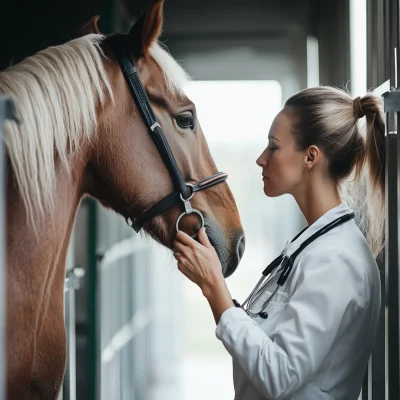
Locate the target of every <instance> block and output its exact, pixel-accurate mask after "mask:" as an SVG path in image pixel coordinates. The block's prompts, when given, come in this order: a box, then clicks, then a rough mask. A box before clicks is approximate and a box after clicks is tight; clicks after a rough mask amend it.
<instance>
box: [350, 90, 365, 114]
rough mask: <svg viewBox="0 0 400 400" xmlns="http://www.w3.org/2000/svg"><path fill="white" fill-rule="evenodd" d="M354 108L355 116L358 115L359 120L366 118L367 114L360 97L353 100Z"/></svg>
mask: <svg viewBox="0 0 400 400" xmlns="http://www.w3.org/2000/svg"><path fill="white" fill-rule="evenodd" d="M353 108H354V114H355V115H356V117H357V119H358V118H362V117H364V116H365V112H364V110H363V108H362V105H361V97H360V96H358V97H356V98H355V99H354V100H353Z"/></svg>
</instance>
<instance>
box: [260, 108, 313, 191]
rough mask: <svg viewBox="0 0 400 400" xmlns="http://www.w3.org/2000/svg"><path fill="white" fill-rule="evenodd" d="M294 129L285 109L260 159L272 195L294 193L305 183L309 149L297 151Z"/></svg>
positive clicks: (274, 123) (274, 122)
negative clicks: (307, 150)
mask: <svg viewBox="0 0 400 400" xmlns="http://www.w3.org/2000/svg"><path fill="white" fill-rule="evenodd" d="M291 129H292V123H291V117H290V115H289V114H288V112H286V111H281V112H280V113H279V114H278V115H277V116H276V117H275V119H274V121H273V123H272V125H271V129H270V131H269V135H268V139H269V143H268V147H267V148H266V149H265V150H264V151H263V153H262V154H261V155H260V157H258V159H257V165H259V166H260V167H261V168H262V177H263V178H262V179H263V181H264V193H265V194H266V195H267V196H269V197H276V196H280V195H282V194H285V193H290V194H294V193H295V192H296V191H298V189H299V188H300V187H301V185H302V183H304V179H303V178H304V173H305V160H306V151H299V150H297V148H296V143H295V139H294V136H293V134H292V132H291Z"/></svg>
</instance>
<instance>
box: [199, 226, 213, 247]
mask: <svg viewBox="0 0 400 400" xmlns="http://www.w3.org/2000/svg"><path fill="white" fill-rule="evenodd" d="M198 238H199V241H200V243H201V244H202V245H203V246H205V247H212V244H211V243H210V240H209V239H208V236H207V232H206V228H204V227H203V228H200V230H199V233H198Z"/></svg>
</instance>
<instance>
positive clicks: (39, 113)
mask: <svg viewBox="0 0 400 400" xmlns="http://www.w3.org/2000/svg"><path fill="white" fill-rule="evenodd" d="M97 18H98V17H94V18H92V20H91V21H89V22H88V23H87V24H86V25H85V27H84V33H85V35H84V36H79V37H77V38H75V39H73V40H71V41H69V42H67V43H65V44H62V45H59V46H54V47H49V48H47V49H44V50H41V51H40V52H38V53H36V54H35V55H33V56H30V57H28V58H26V59H24V60H23V61H21V62H20V63H18V64H16V65H14V66H12V67H10V68H8V69H6V70H5V71H3V72H1V73H0V93H4V94H7V95H9V96H10V97H11V98H12V100H13V101H14V103H15V106H16V110H17V115H18V118H19V120H20V121H21V123H20V124H16V123H14V122H7V124H6V126H5V138H4V141H5V146H6V167H7V176H6V179H7V180H6V190H7V195H6V229H7V238H6V249H7V281H6V285H7V310H6V311H7V326H6V341H7V342H6V344H7V398H8V399H13V400H15V399H26V400H33V399H42V400H50V399H51V400H55V399H56V398H57V396H58V393H59V392H60V388H61V385H62V381H63V377H64V372H65V364H66V333H65V325H64V295H63V293H64V278H65V274H66V256H67V249H68V245H69V239H70V235H71V232H72V229H73V225H74V220H75V216H76V213H77V210H78V207H79V205H80V203H81V201H82V200H83V199H84V198H85V197H87V196H90V197H92V198H94V199H97V200H98V201H99V202H100V203H101V204H102V205H103V206H105V207H107V208H110V209H112V210H114V211H115V212H116V213H118V214H120V215H121V216H122V217H124V218H125V219H126V220H127V221H137V219H138V217H140V216H141V215H143V213H146V212H148V211H149V210H151V209H152V207H153V206H154V205H155V204H158V202H159V201H160V200H162V199H164V198H165V197H168V196H169V194H170V193H173V192H174V190H175V191H176V187H175V185H174V180H173V179H171V171H170V167H171V166H170V165H169V164H168V163H166V162H165V159H164V158H163V157H161V156H160V149H159V148H158V147H157V145H156V143H155V141H154V140H153V139H154V138H152V136H151V135H149V127H148V126H147V125H146V123H145V119H144V118H143V114H142V111H141V110H140V107H139V106H138V102H136V101H134V99H133V96H132V92H131V90H130V88H129V86H128V85H127V80H126V77H125V76H124V74H123V71H122V70H121V67H120V65H119V63H118V61H117V59H116V55H115V51H114V50H113V48H112V46H111V42H109V41H108V37H107V36H104V35H102V34H101V33H100V32H99V30H98V27H97ZM162 25H163V0H156V1H155V2H154V3H153V5H152V6H151V7H150V8H149V9H148V10H147V11H146V12H145V13H144V14H143V16H142V17H141V18H140V20H139V21H138V22H137V23H136V24H134V26H133V27H132V28H131V29H130V31H129V33H127V34H126V35H124V37H125V42H126V44H127V52H128V54H129V57H130V58H131V59H132V60H133V62H134V64H135V68H136V71H137V74H138V77H139V78H140V81H141V83H142V85H143V88H144V89H145V93H146V94H147V96H148V99H149V102H150V104H151V108H152V110H153V112H154V115H155V117H156V119H157V127H155V126H153V127H152V129H153V131H157V132H158V131H159V130H160V129H162V131H163V132H164V133H165V141H166V142H167V143H164V146H167V147H168V148H169V153H168V154H169V156H171V154H172V155H173V156H172V158H173V160H172V161H174V160H175V162H176V166H175V167H176V168H175V172H176V170H178V172H177V173H178V175H179V173H180V174H181V176H182V177H183V179H184V182H185V183H186V184H187V190H190V187H191V188H192V190H193V189H196V188H197V189H200V188H201V189H205V190H202V191H199V192H197V190H196V193H195V190H193V192H192V193H191V194H190V199H191V200H190V201H191V203H190V204H189V201H188V199H187V198H184V197H183V198H182V197H181V199H182V201H184V205H185V208H186V207H187V206H188V204H189V205H190V206H192V207H193V209H196V210H200V213H201V217H203V216H204V220H203V221H201V219H200V218H199V215H197V214H194V213H191V214H188V215H186V214H185V212H184V213H183V214H184V218H183V219H182V220H181V221H180V225H179V228H178V229H182V230H184V231H186V232H188V233H190V234H193V232H196V230H197V229H198V228H199V227H200V226H201V225H202V223H204V225H205V226H206V229H207V232H208V235H209V237H210V240H211V242H212V243H213V245H214V247H215V248H216V251H217V253H218V256H219V258H220V261H221V265H222V271H223V274H224V276H225V277H227V276H229V275H231V274H232V273H233V272H234V271H235V269H236V268H237V266H238V264H239V262H240V258H241V257H242V254H243V251H244V245H245V242H244V232H243V228H242V225H241V220H240V216H239V213H238V210H237V207H236V203H235V200H234V197H233V195H232V193H231V191H230V189H229V186H228V184H227V182H225V179H226V176H225V175H224V174H217V175H215V174H216V172H217V169H216V165H215V162H214V161H213V158H212V156H211V154H210V150H209V148H208V145H207V142H206V139H205V136H204V134H203V132H202V129H201V126H200V123H199V121H198V120H197V116H196V108H195V105H194V103H193V102H192V101H191V100H190V99H189V98H188V97H187V96H186V95H185V93H184V91H183V87H184V84H185V83H186V82H187V80H188V79H189V77H188V75H187V73H186V72H185V71H184V69H183V68H182V67H181V66H180V65H179V64H178V63H177V62H176V61H175V60H174V59H173V57H172V56H171V55H170V53H169V52H168V51H167V50H166V48H164V47H163V46H162V44H161V43H160V41H159V37H160V35H161V31H162ZM216 111H217V110H216ZM153 133H154V132H153ZM164 150H165V149H164ZM170 161H171V160H170ZM209 176H211V178H210V179H208V180H207V179H206V180H204V178H207V177H209ZM196 182H200V183H196ZM214 183H218V185H214ZM190 184H192V186H190ZM196 185H197V186H196ZM194 194H196V196H193V195H194ZM180 196H182V194H180ZM192 197H193V198H192ZM190 210H191V209H190V208H189V209H187V208H186V211H189V212H190ZM181 213H182V203H180V204H178V203H174V204H172V205H171V206H170V207H169V208H168V209H163V210H162V212H161V213H159V214H158V215H153V216H152V217H151V218H148V219H147V220H144V221H142V223H143V229H144V230H145V233H146V234H147V235H149V236H150V237H151V238H153V239H155V240H157V241H158V242H159V243H161V244H162V245H164V246H166V247H168V248H172V243H173V240H174V237H175V235H176V229H177V226H176V221H177V219H178V217H179V216H180V215H181Z"/></svg>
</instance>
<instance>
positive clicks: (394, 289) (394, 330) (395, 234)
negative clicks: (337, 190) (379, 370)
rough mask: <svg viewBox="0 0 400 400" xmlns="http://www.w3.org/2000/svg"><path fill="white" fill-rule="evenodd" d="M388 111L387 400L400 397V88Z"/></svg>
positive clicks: (387, 97) (389, 97)
mask: <svg viewBox="0 0 400 400" xmlns="http://www.w3.org/2000/svg"><path fill="white" fill-rule="evenodd" d="M383 98H384V105H385V112H386V171H385V173H386V182H385V183H386V231H385V236H386V243H385V311H386V313H385V314H386V346H385V353H386V395H385V398H386V400H398V399H399V394H400V391H399V382H400V375H399V371H400V369H399V361H400V359H399V356H400V354H399V351H400V348H399V333H400V332H399V251H398V247H399V224H398V207H399V200H398V195H397V194H398V191H399V189H400V181H399V177H400V173H399V170H398V169H399V162H398V152H399V150H400V141H399V140H398V113H399V112H400V91H399V90H396V89H392V90H391V91H389V92H386V93H385V94H384V95H383Z"/></svg>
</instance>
